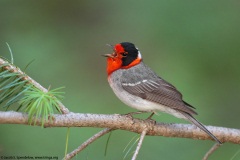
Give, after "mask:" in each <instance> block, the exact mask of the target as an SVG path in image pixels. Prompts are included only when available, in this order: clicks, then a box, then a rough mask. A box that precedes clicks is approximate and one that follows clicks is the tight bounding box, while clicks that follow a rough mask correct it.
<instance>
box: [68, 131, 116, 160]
mask: <svg viewBox="0 0 240 160" xmlns="http://www.w3.org/2000/svg"><path fill="white" fill-rule="evenodd" d="M112 130H113V129H110V128H106V129H104V130H102V131H100V132H98V133H97V134H95V135H94V136H92V137H91V138H89V139H88V140H87V141H85V142H84V143H83V144H82V145H80V146H79V147H78V148H77V149H75V150H74V151H72V152H71V153H69V154H67V155H66V157H65V160H69V159H71V158H73V157H74V156H76V155H77V154H78V153H79V152H81V151H82V150H83V149H84V148H86V147H87V146H88V145H89V144H91V143H93V142H94V141H95V140H97V139H98V138H100V137H102V136H103V135H105V134H107V133H109V132H111V131H112Z"/></svg>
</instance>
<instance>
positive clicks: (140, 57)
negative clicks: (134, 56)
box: [136, 47, 142, 59]
mask: <svg viewBox="0 0 240 160" xmlns="http://www.w3.org/2000/svg"><path fill="white" fill-rule="evenodd" d="M136 49H137V50H138V48H137V47H136ZM138 58H139V59H142V55H141V53H140V51H139V50H138Z"/></svg>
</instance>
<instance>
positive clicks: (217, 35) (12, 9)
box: [0, 0, 240, 160]
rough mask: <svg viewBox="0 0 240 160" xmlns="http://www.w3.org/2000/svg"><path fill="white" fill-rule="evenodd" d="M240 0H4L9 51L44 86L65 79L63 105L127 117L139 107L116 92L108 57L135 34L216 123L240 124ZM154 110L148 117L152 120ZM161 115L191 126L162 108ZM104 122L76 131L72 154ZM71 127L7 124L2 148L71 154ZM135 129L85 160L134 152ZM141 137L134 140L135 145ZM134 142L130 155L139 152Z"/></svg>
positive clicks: (148, 148)
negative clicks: (108, 72)
mask: <svg viewBox="0 0 240 160" xmlns="http://www.w3.org/2000/svg"><path fill="white" fill-rule="evenodd" d="M239 17H240V1H237V0H230V1H227V0H211V1H205V0H198V1H190V0H182V1H179V0H169V1H167V0H159V1H151V0H150V1H144V0H138V1H127V0H122V1H111V0H102V1H94V0H88V1H83V0H79V1H63V0H58V1H56V0H52V1H47V0H42V1H27V0H21V1H20V0H2V1H0V55H1V56H4V57H6V58H9V57H10V54H9V51H8V48H7V45H6V42H8V43H9V45H10V46H11V49H12V51H13V54H14V60H15V64H16V65H17V66H19V67H20V68H24V67H25V66H26V65H27V64H28V63H29V62H30V61H32V60H34V62H33V63H32V64H31V65H30V66H29V67H28V69H27V71H26V72H27V74H28V75H29V76H31V77H32V78H33V79H35V80H36V81H38V82H39V83H40V84H42V85H43V86H44V87H46V88H48V87H49V85H51V88H56V87H61V86H64V87H65V89H64V92H65V99H64V100H63V103H64V104H65V105H66V106H67V107H68V108H69V109H70V110H71V111H72V112H80V113H96V114H98V113H99V114H114V113H119V114H124V113H128V112H132V111H135V110H134V109H131V108H129V107H127V106H125V105H124V104H123V103H121V102H120V101H119V100H118V99H117V98H116V97H115V95H114V94H113V92H112V90H111V89H110V87H109V85H108V83H107V78H106V73H105V70H106V69H105V68H106V64H105V63H106V62H105V59H104V58H103V57H101V56H100V55H101V54H105V53H111V52H112V50H111V49H110V48H109V47H107V46H106V44H107V43H109V44H115V43H119V42H123V41H129V42H133V43H135V44H136V46H137V47H138V48H139V49H140V50H141V53H142V55H143V58H144V62H145V63H147V64H148V66H150V67H151V68H152V69H153V70H154V71H155V72H157V73H158V74H159V75H160V76H161V77H163V78H164V79H165V80H167V81H169V82H171V83H172V84H174V85H175V86H176V87H177V88H178V89H179V90H180V91H181V92H182V93H183V95H184V99H185V100H186V101H187V102H188V103H190V104H192V105H193V106H195V107H196V108H197V112H198V113H199V116H197V119H198V120H200V121H201V122H202V123H204V124H206V125H216V126H223V127H230V128H239V126H240V124H239V121H240V117H239V113H240V107H239V103H240V94H239V91H240V83H239V81H240V66H239V62H240V54H239V53H240V29H239V28H240V18H239ZM146 116H147V115H146V114H145V115H142V116H141V118H145V117H146ZM154 119H155V120H157V121H159V122H172V123H187V122H185V121H183V120H179V119H177V118H174V117H173V116H170V115H166V114H162V113H160V114H159V116H154ZM98 131H100V129H96V128H71V130H70V137H69V151H72V150H73V149H75V148H76V147H77V146H79V145H80V144H81V143H82V142H84V141H85V140H86V139H87V138H89V137H91V136H92V135H93V134H94V133H96V132H98ZM66 133H67V129H66V128H47V129H42V128H40V127H30V126H25V125H0V155H5V156H9V155H10V156H58V157H59V159H62V158H63V156H64V149H65V140H66ZM135 135H136V134H135V133H130V132H127V131H120V130H119V131H114V132H113V133H112V136H111V138H110V142H109V146H108V152H107V155H106V156H104V149H105V145H106V141H107V137H108V136H104V137H102V138H100V139H99V140H97V141H96V142H94V143H93V144H91V145H90V146H89V147H88V148H87V149H85V150H84V151H83V152H81V153H80V154H79V155H78V156H77V157H76V158H75V159H105V160H112V159H114V160H115V159H124V156H125V154H126V153H127V151H124V148H125V147H126V146H127V144H128V143H129V142H130V141H131V139H132V138H134V137H135ZM131 144H133V142H131ZM212 145H213V142H212V141H201V140H191V139H184V138H166V137H150V136H148V137H146V139H145V140H144V143H143V146H142V148H141V150H140V154H139V157H138V159H139V160H140V159H141V160H145V159H167V160H168V159H171V160H174V159H177V160H186V159H187V160H193V159H194V160H195V159H201V158H202V157H203V155H204V154H205V153H206V151H207V150H208V149H209V148H210V147H211V146H212ZM134 149H135V147H133V149H132V150H131V151H130V152H129V153H128V156H127V157H126V158H125V159H130V157H131V156H132V151H133V150H134ZM239 151H240V147H239V145H234V144H229V143H226V144H224V145H223V146H222V147H221V148H220V149H218V150H217V151H216V152H215V153H214V154H213V155H212V156H211V158H210V159H211V160H219V159H224V160H225V159H231V158H232V160H238V159H240V153H239Z"/></svg>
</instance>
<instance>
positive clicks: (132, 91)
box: [103, 42, 221, 144]
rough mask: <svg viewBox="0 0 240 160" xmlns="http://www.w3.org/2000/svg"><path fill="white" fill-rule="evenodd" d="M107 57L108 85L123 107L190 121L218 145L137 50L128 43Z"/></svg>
mask: <svg viewBox="0 0 240 160" xmlns="http://www.w3.org/2000/svg"><path fill="white" fill-rule="evenodd" d="M112 47H113V53H112V54H104V55H103V56H105V57H107V74H108V82H109V85H110V86H111V88H112V90H113V92H114V93H115V94H116V96H117V97H118V98H119V99H120V100H121V101H122V102H123V103H125V104H126V105H128V106H130V107H132V108H135V109H137V110H139V111H144V112H152V113H153V114H154V113H155V112H156V111H162V112H165V113H168V114H171V115H173V116H175V117H177V118H182V119H185V120H187V121H190V122H191V123H193V124H194V125H196V126H197V127H199V128H200V129H201V130H203V131H204V132H206V133H207V134H208V135H209V136H211V137H212V138H213V139H214V140H215V141H216V142H217V143H219V144H221V142H220V141H219V140H218V139H217V138H216V137H215V136H214V135H213V134H212V133H211V132H210V131H208V130H207V129H206V128H205V127H204V125H203V124H202V123H200V122H199V121H198V120H196V119H195V118H194V117H193V116H192V115H197V113H196V112H195V111H194V107H193V106H191V105H190V104H188V103H186V102H184V101H183V99H182V94H181V93H180V92H179V91H178V90H177V89H176V88H175V87H174V86H173V85H171V84H170V83H168V82H166V81H165V80H163V79H162V78H160V77H159V76H158V75H157V74H156V73H154V72H153V71H152V70H151V69H150V68H149V67H148V66H147V65H145V64H144V63H143V61H142V55H141V53H140V51H139V50H138V48H136V47H135V45H134V44H132V43H130V42H122V43H118V44H116V45H115V46H112Z"/></svg>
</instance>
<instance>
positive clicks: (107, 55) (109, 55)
mask: <svg viewBox="0 0 240 160" xmlns="http://www.w3.org/2000/svg"><path fill="white" fill-rule="evenodd" d="M102 56H103V57H111V58H113V57H114V56H113V55H112V54H103V55H102Z"/></svg>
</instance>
